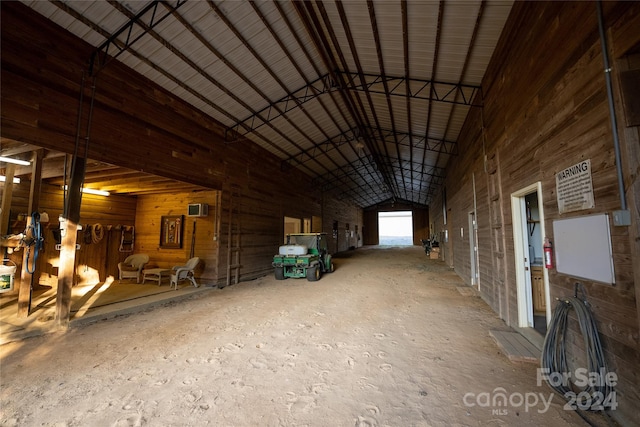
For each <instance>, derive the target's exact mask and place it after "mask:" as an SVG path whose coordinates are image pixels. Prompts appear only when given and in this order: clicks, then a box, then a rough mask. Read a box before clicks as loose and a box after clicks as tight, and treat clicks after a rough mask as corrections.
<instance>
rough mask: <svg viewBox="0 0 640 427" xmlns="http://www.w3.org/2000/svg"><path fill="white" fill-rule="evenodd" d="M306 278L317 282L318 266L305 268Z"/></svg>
mask: <svg viewBox="0 0 640 427" xmlns="http://www.w3.org/2000/svg"><path fill="white" fill-rule="evenodd" d="M307 280H308V281H310V282H317V281H318V280H320V269H319V268H318V266H315V267H309V268H307Z"/></svg>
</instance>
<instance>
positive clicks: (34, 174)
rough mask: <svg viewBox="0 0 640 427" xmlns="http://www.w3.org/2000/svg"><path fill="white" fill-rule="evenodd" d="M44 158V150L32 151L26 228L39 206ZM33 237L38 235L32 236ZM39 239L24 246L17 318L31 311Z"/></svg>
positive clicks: (36, 277) (36, 276)
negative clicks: (29, 268) (30, 264)
mask: <svg viewBox="0 0 640 427" xmlns="http://www.w3.org/2000/svg"><path fill="white" fill-rule="evenodd" d="M43 158H44V150H42V149H40V150H37V151H34V152H33V157H32V161H31V189H30V191H29V209H28V213H29V216H28V217H27V218H26V219H27V226H26V229H29V227H30V226H31V221H32V218H31V213H33V212H38V210H39V208H40V188H41V184H42V159H43ZM32 237H33V238H34V239H37V238H39V236H32ZM39 244H40V242H39V241H37V240H36V241H34V243H33V246H31V247H28V248H25V250H24V251H23V256H22V271H21V273H20V289H19V291H18V318H25V317H28V316H29V314H30V312H31V294H32V290H33V282H34V279H36V281H38V280H39V279H40V275H39V273H36V272H37V271H38V264H37V259H36V257H37V255H36V253H37V252H36V251H37V249H36V246H37V245H39ZM30 259H31V263H32V267H33V272H34V274H31V273H29V272H28V270H27V268H28V266H29V264H28V263H29V260H30Z"/></svg>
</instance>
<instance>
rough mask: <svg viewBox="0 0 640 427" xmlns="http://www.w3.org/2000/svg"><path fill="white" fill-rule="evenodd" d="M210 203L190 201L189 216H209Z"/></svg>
mask: <svg viewBox="0 0 640 427" xmlns="http://www.w3.org/2000/svg"><path fill="white" fill-rule="evenodd" d="M208 215H209V205H207V204H206V203H190V204H189V207H188V209H187V216H196V217H197V216H208Z"/></svg>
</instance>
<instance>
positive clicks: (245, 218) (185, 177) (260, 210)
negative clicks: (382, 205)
mask: <svg viewBox="0 0 640 427" xmlns="http://www.w3.org/2000/svg"><path fill="white" fill-rule="evenodd" d="M1 19H2V38H1V43H2V46H1V47H2V85H3V90H2V93H1V94H0V96H1V102H2V108H1V114H2V123H1V125H2V126H1V131H2V136H3V137H7V138H10V139H15V140H18V141H25V142H28V143H31V144H34V145H37V146H40V147H44V148H47V149H51V150H56V151H61V152H65V153H73V150H74V141H75V136H76V115H77V110H78V99H79V94H80V87H81V86H80V84H81V81H82V75H83V71H84V70H86V64H87V60H88V58H89V57H90V54H91V52H92V50H93V47H91V46H90V45H88V44H86V43H85V42H84V41H82V40H79V39H78V38H76V37H75V36H73V35H71V34H70V33H68V32H66V31H64V30H62V29H61V28H59V27H58V26H56V25H55V24H53V23H51V22H50V21H48V20H47V19H45V18H43V17H42V16H40V15H39V14H37V13H36V12H34V11H32V10H31V9H29V8H27V7H26V6H24V5H22V4H20V3H19V2H2V14H1ZM96 87H97V90H96V101H95V108H94V112H93V121H92V128H91V139H90V141H91V143H90V148H89V153H88V154H87V157H88V158H92V159H96V160H100V161H105V162H108V163H112V164H115V165H118V166H122V167H127V168H130V169H134V170H143V171H145V172H146V173H150V174H154V175H158V176H163V177H167V178H171V179H176V180H180V181H183V182H188V183H193V184H197V185H201V186H203V187H205V188H208V189H211V190H222V197H221V200H222V203H221V207H220V218H221V224H220V240H219V242H218V248H217V250H218V252H217V254H218V256H217V259H215V260H209V261H208V262H207V263H206V264H205V266H204V267H203V268H205V270H204V271H202V272H201V274H203V275H204V276H203V277H205V278H206V279H207V280H211V281H215V282H216V283H218V284H220V283H225V282H226V274H227V264H228V262H227V253H226V251H227V247H228V244H227V241H228V233H227V232H228V230H229V222H228V221H229V218H230V216H229V212H230V211H234V212H235V213H234V214H233V215H232V216H231V218H233V220H234V221H236V220H237V224H238V225H239V227H240V234H241V237H240V240H241V252H240V263H241V264H242V268H241V270H240V275H241V279H242V280H248V279H251V278H254V277H258V276H260V275H263V274H269V273H271V272H272V267H271V259H272V257H273V254H274V253H276V252H277V247H278V245H279V244H280V241H281V236H282V234H283V217H284V216H285V215H286V216H292V217H298V218H312V217H316V218H317V217H322V218H323V220H322V223H323V227H324V229H325V230H327V228H328V229H329V231H330V228H331V221H330V220H328V219H326V215H331V216H332V219H333V217H335V218H336V219H338V220H339V221H340V222H341V223H342V224H347V223H349V224H350V225H351V227H353V225H354V224H360V226H361V223H362V219H361V212H360V210H359V209H358V208H357V207H355V206H354V205H353V204H351V203H349V202H336V203H337V208H334V207H333V201H332V200H331V199H332V197H331V196H326V197H325V196H323V194H321V192H320V191H319V190H318V189H317V188H314V187H313V186H312V185H311V178H310V177H309V176H307V175H306V174H303V173H302V172H300V171H298V170H297V169H294V168H291V167H290V166H289V167H283V165H282V164H281V161H280V160H279V159H278V158H277V157H276V156H275V155H273V154H272V153H270V152H268V151H267V150H265V149H262V148H260V147H258V146H257V145H255V144H253V143H251V142H249V141H248V140H239V141H237V142H233V143H226V142H225V141H224V133H225V127H224V126H222V125H221V124H220V123H218V122H216V121H215V120H213V119H211V118H210V117H208V116H207V115H205V114H204V113H203V112H201V111H198V110H195V109H194V108H193V107H191V106H190V105H188V104H186V103H185V102H183V101H182V100H180V99H179V98H177V97H175V96H173V95H171V94H170V93H168V92H166V91H165V90H164V89H162V88H161V87H159V86H157V85H154V84H152V83H151V82H150V81H148V80H147V79H146V78H145V77H143V76H141V75H139V74H136V73H134V72H133V71H131V70H130V69H128V68H127V67H125V66H123V65H121V64H120V63H118V62H117V61H113V62H111V63H110V64H109V66H108V67H106V68H105V69H104V70H102V71H101V72H100V74H99V76H98V79H97V82H96ZM85 92H86V94H87V97H86V98H87V99H88V85H87V88H85ZM87 102H88V101H87ZM86 110H87V109H86V108H85V111H86ZM82 151H83V150H82V149H81V150H80V153H81V154H82ZM231 194H236V198H235V200H236V201H239V204H235V205H234V207H233V208H232V209H230V208H229V206H227V205H226V203H227V202H229V201H230V200H231V199H230V196H231ZM168 197H169V196H168ZM324 199H326V200H325V202H324V203H325V205H327V207H326V208H323V206H322V205H323V200H324ZM146 202H147V199H145V200H143V201H142V202H141V203H144V206H143V208H144V209H148V205H147V203H146ZM180 203H182V202H180ZM179 208H182V205H180V206H176V207H175V208H174V209H170V208H169V206H166V205H165V207H164V211H172V210H175V209H179ZM150 209H152V211H153V212H154V213H153V215H154V216H156V217H157V216H158V214H159V213H160V210H157V211H156V210H155V208H150ZM323 209H325V211H326V212H325V215H323ZM334 212H335V215H334ZM138 221H140V220H138ZM143 221H146V219H144V220H143ZM145 225H146V223H140V226H145ZM156 226H157V224H156ZM152 228H154V229H155V228H157V227H154V226H152ZM188 232H189V231H188V230H187V233H188ZM149 233H151V230H150V231H149ZM149 236H151V234H149ZM149 238H150V239H151V240H149V241H147V243H146V244H145V247H144V250H147V249H148V250H149V251H150V252H152V251H153V250H154V247H153V246H152V245H153V244H154V242H153V238H152V237H149ZM198 242H199V241H198ZM352 244H353V243H352ZM347 248H348V246H347V245H345V244H344V243H342V242H341V244H339V245H337V247H336V248H335V249H338V250H345V249H347ZM211 250H212V251H213V252H211V253H212V254H214V253H216V252H215V250H214V249H211ZM163 252H164V251H163ZM154 255H158V261H159V262H161V263H163V264H170V263H171V257H164V256H161V254H160V253H157V254H154ZM174 255H175V256H176V258H182V257H184V254H183V253H182V252H180V253H175V254H174Z"/></svg>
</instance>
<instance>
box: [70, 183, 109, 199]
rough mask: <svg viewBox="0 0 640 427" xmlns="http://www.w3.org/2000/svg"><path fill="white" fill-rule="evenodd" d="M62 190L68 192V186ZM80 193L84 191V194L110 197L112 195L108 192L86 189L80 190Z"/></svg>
mask: <svg viewBox="0 0 640 427" xmlns="http://www.w3.org/2000/svg"><path fill="white" fill-rule="evenodd" d="M62 188H63V189H64V190H67V189H68V186H66V185H64V186H63V187H62ZM80 191H82V192H83V193H87V194H95V195H96V196H110V195H111V193H109V192H108V191H103V190H94V189H93V188H84V187H82V188H81V189H80Z"/></svg>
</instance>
